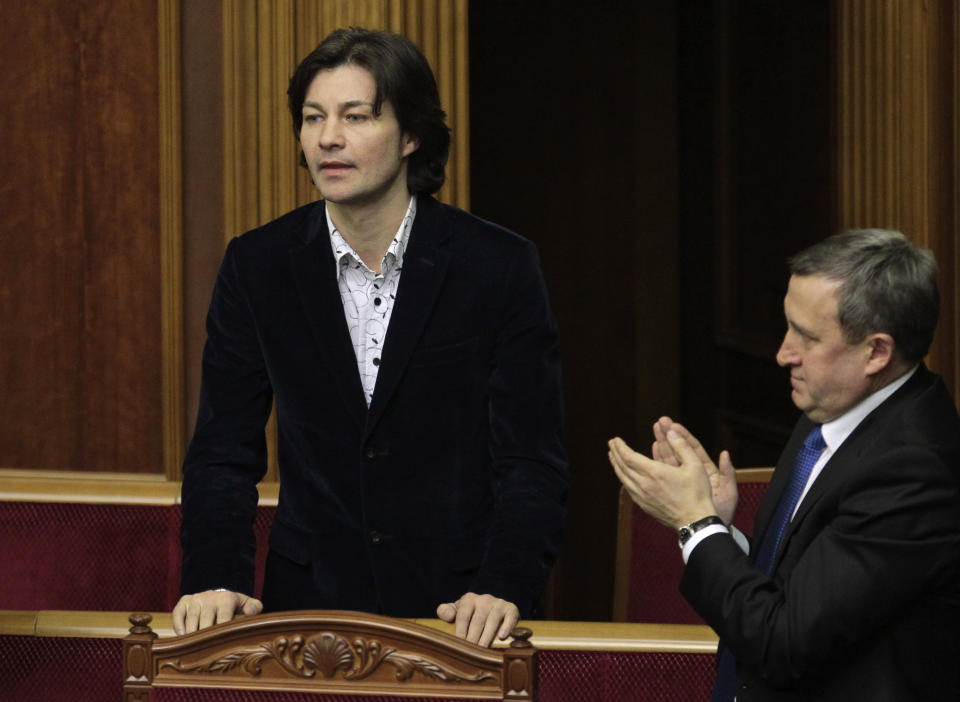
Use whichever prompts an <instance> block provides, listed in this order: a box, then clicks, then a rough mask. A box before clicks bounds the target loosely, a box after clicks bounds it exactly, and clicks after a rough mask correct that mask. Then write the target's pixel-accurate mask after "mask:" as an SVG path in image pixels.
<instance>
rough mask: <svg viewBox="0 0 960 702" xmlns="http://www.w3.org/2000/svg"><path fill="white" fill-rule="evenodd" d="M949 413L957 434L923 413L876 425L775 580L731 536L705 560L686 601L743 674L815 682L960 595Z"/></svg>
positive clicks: (839, 462) (687, 575) (695, 559)
mask: <svg viewBox="0 0 960 702" xmlns="http://www.w3.org/2000/svg"><path fill="white" fill-rule="evenodd" d="M944 411H945V412H946V417H947V418H949V419H950V422H948V423H947V424H946V425H945V424H944V421H943V420H942V419H940V420H938V419H936V418H935V417H932V416H929V415H926V416H925V415H924V413H922V412H919V413H918V412H916V408H914V407H910V408H902V407H901V408H900V411H895V412H890V411H888V412H887V413H886V415H885V418H884V419H883V420H881V419H878V418H873V419H872V420H871V419H870V418H868V420H865V424H866V423H867V422H871V424H872V425H871V426H870V427H869V428H867V429H866V430H865V432H864V433H863V434H862V435H861V436H859V437H858V438H857V439H856V440H855V439H854V437H851V438H850V439H848V441H847V442H846V443H845V444H844V445H843V446H841V447H840V450H839V451H838V453H837V454H836V455H834V457H833V458H832V459H831V460H830V462H829V463H828V464H827V466H826V467H825V469H824V473H823V474H822V475H821V477H820V478H818V481H820V480H825V481H828V486H827V485H824V486H820V487H824V488H826V487H829V489H826V490H823V491H821V492H820V493H819V495H818V496H817V497H816V502H815V503H814V504H813V506H812V507H810V509H809V510H808V511H807V512H806V514H805V515H804V516H803V518H802V520H801V521H800V523H799V524H791V527H790V529H789V530H788V533H787V536H786V537H785V538H787V540H786V542H785V544H784V546H783V547H782V550H783V553H782V556H781V560H780V562H779V565H778V566H777V569H776V571H775V573H774V575H773V577H767V576H765V575H764V574H762V573H761V572H760V571H758V570H755V569H754V568H753V567H752V565H751V564H750V563H749V559H748V557H747V556H746V555H745V554H744V553H743V552H742V551H740V549H739V548H738V547H737V546H736V544H735V543H734V542H733V540H732V539H731V538H729V537H727V536H725V535H723V534H719V535H714V536H711V537H708V538H707V539H705V540H704V541H703V542H702V543H701V544H699V545H698V546H697V548H696V549H694V551H693V553H692V554H691V557H690V559H689V561H688V564H687V567H686V569H685V572H684V575H683V579H682V581H681V591H682V592H683V594H684V596H685V597H686V598H687V599H688V600H689V601H690V602H691V604H692V605H693V606H694V608H695V609H696V610H697V611H698V612H699V613H700V615H701V616H703V617H704V619H705V620H706V621H707V622H708V623H709V624H710V625H711V626H712V627H713V628H714V629H715V630H716V631H717V633H718V634H719V636H720V638H721V639H722V640H723V641H724V643H725V644H726V645H727V646H729V647H730V649H731V650H732V651H733V653H734V655H735V656H736V658H737V662H738V664H740V665H744V666H747V667H748V668H749V669H751V670H754V671H757V674H758V675H759V676H760V677H761V678H763V679H765V680H767V681H768V682H769V683H770V684H772V685H774V686H780V685H783V686H789V685H793V684H796V683H797V681H799V680H804V679H806V680H809V679H811V677H813V678H815V677H817V676H818V675H822V674H824V673H826V672H827V671H829V669H830V667H831V666H836V665H842V664H843V661H844V660H846V659H849V657H850V656H852V654H853V651H854V650H855V648H856V647H858V645H861V646H862V645H864V644H865V642H867V641H869V640H870V637H873V636H876V635H879V632H881V631H884V630H886V631H890V630H891V629H892V628H894V627H897V626H899V625H900V624H902V621H903V618H904V617H905V616H906V613H909V612H910V611H911V609H914V610H915V609H916V607H917V606H918V603H921V602H922V601H923V600H924V599H925V598H926V599H930V598H933V597H936V596H938V595H943V594H944V593H948V592H951V591H952V590H953V589H955V587H954V585H953V582H955V579H956V577H957V572H956V571H957V559H956V557H955V556H953V555H949V556H948V555H947V554H956V553H957V550H958V549H960V520H958V519H957V509H958V506H960V494H958V484H957V483H958V478H957V474H956V473H957V466H956V465H955V463H956V459H957V452H956V439H955V438H946V439H945V437H951V435H953V434H955V433H956V428H957V424H956V414H955V411H953V410H952V407H951V408H950V409H949V410H948V409H946V408H944ZM951 414H952V417H951ZM935 425H939V431H937V430H931V426H935ZM859 431H860V429H858V432H859ZM848 444H849V445H848ZM812 495H813V491H811V493H810V495H808V499H809V497H811V496H812ZM803 508H804V505H801V509H803ZM797 517H798V518H800V513H799V512H798V515H797ZM796 521H797V520H796V519H795V522H796ZM934 609H935V608H934Z"/></svg>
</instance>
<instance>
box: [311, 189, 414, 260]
mask: <svg viewBox="0 0 960 702" xmlns="http://www.w3.org/2000/svg"><path fill="white" fill-rule="evenodd" d="M324 213H325V214H326V217H327V231H329V232H330V248H331V249H332V250H333V259H334V261H335V262H336V264H337V275H338V276H339V275H340V271H342V270H343V266H342V265H341V261H342V260H343V258H344V256H351V257H352V258H353V259H354V260H355V261H357V263H359V264H360V265H361V266H363V267H364V268H367V264H365V263H364V262H363V259H361V258H360V256H359V255H358V254H357V252H356V251H354V249H353V247H352V246H350V244H348V243H347V240H346V239H344V238H343V234H341V233H340V230H339V229H337V227H336V226H335V225H334V223H333V220H332V219H331V218H330V209H329V208H328V207H324ZM416 216H417V196H416V195H411V196H410V204H409V205H407V212H406V214H404V215H403V221H402V222H400V227H399V229H397V233H396V234H394V236H393V241H391V242H390V246H389V247H387V251H386V253H385V254H384V255H383V260H382V261H381V265H380V270H381V271H382V272H386V270H387V268H388V267H395V268H397V269H399V268H401V267H402V266H403V254H404V252H405V251H406V250H407V245H408V243H409V241H410V230H411V229H413V219H414V217H416ZM368 270H369V268H368Z"/></svg>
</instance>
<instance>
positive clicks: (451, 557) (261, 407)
mask: <svg viewBox="0 0 960 702" xmlns="http://www.w3.org/2000/svg"><path fill="white" fill-rule="evenodd" d="M394 304H395V306H394V310H393V314H392V317H391V321H390V327H389V330H388V333H387V337H386V340H385V342H384V349H383V351H384V352H383V355H382V360H381V364H380V366H379V374H378V378H377V384H376V388H375V391H374V396H373V399H372V401H371V404H370V407H369V409H368V408H367V406H366V403H365V401H364V396H363V390H362V388H361V383H360V376H359V372H358V370H357V360H356V356H355V354H354V350H353V346H352V344H351V341H350V337H349V332H348V328H347V323H346V321H345V318H344V311H343V303H342V301H341V298H340V292H339V289H338V286H337V281H336V277H335V270H334V259H333V255H332V253H331V250H330V241H329V236H328V232H327V225H326V218H325V215H324V205H323V203H322V202H318V203H313V204H311V205H307V206H305V207H301V208H299V209H297V210H295V211H293V212H291V213H289V214H287V215H285V216H283V217H281V218H279V219H277V220H275V221H273V222H271V223H269V224H267V225H265V226H263V227H261V228H259V229H256V230H253V231H251V232H248V233H247V234H245V235H244V236H242V237H239V238H237V239H235V240H233V241H232V242H231V243H230V245H229V246H228V248H227V251H226V254H225V257H224V261H223V264H222V267H221V270H220V273H219V276H218V279H217V283H216V288H215V290H214V294H213V301H212V303H211V306H210V312H209V316H208V320H207V333H208V340H207V344H206V346H205V349H204V357H203V380H202V390H201V399H200V410H199V416H198V419H197V425H196V431H195V433H194V436H193V439H192V441H191V444H190V447H189V450H188V453H187V458H186V461H185V463H184V483H183V527H182V533H181V541H182V545H183V552H184V555H183V573H182V581H181V589H182V591H183V592H185V593H186V592H197V591H202V590H205V589H207V588H212V587H225V588H228V589H233V590H237V591H240V592H247V593H250V592H252V591H253V569H254V565H253V564H254V543H253V536H252V530H251V523H252V519H253V515H254V509H255V505H256V501H257V492H256V489H255V486H256V483H257V482H258V481H259V480H260V479H261V478H262V476H263V474H264V473H265V470H266V451H265V442H264V432H263V429H264V425H265V422H266V419H267V416H268V413H269V411H270V404H271V399H275V400H276V410H277V425H278V432H277V433H278V444H279V447H278V455H279V465H280V475H281V487H280V502H279V506H278V509H277V514H276V519H275V522H274V525H273V530H272V533H271V537H270V548H271V553H277V554H280V555H281V556H283V557H284V558H285V559H287V560H289V561H293V562H296V563H299V564H304V565H308V566H309V567H310V568H311V569H312V571H313V579H314V585H315V589H316V591H317V592H316V593H315V595H313V596H312V597H315V601H313V600H311V601H310V603H309V605H310V606H312V607H317V608H341V609H356V610H364V611H372V612H381V613H385V614H389V615H394V616H429V617H433V616H435V612H436V606H437V605H438V604H440V603H441V602H447V601H452V600H455V599H456V598H457V597H459V596H460V595H462V594H463V593H464V592H467V591H470V590H472V591H475V592H478V593H492V594H495V595H497V596H500V597H503V598H505V599H508V600H510V601H512V602H515V603H516V604H517V605H518V606H519V608H520V610H521V613H522V615H523V616H529V615H530V613H531V611H532V609H533V607H534V605H535V603H536V602H537V600H538V599H539V596H540V594H541V591H542V589H543V587H544V584H545V582H546V579H547V577H548V575H549V571H550V568H551V566H552V564H553V561H554V559H555V557H556V554H557V551H558V549H559V546H560V538H561V529H562V521H563V517H564V508H563V501H564V498H565V492H566V487H567V464H566V457H565V454H564V451H563V449H562V447H561V444H560V422H561V387H560V363H559V357H558V350H557V337H556V328H555V323H554V319H553V316H552V314H551V311H550V308H549V305H548V302H547V293H546V289H545V285H544V281H543V277H542V274H541V271H540V266H539V262H538V258H537V254H536V251H535V248H534V246H533V245H532V244H531V243H530V242H529V241H527V240H525V239H523V238H521V237H519V236H517V235H516V234H513V233H511V232H509V231H507V230H505V229H502V228H500V227H497V226H495V225H493V224H490V223H488V222H484V221H482V220H480V219H478V218H476V217H473V216H471V215H469V214H467V213H466V212H463V211H461V210H458V209H455V208H452V207H448V206H446V205H442V204H439V203H438V202H436V201H435V200H433V199H432V198H429V197H420V198H418V205H417V214H416V218H415V220H414V225H413V229H412V231H411V234H410V240H409V244H408V247H407V249H406V251H405V254H404V259H403V272H402V275H401V278H400V285H399V289H398V292H397V299H396V301H395V303H394ZM267 577H268V578H270V568H269V567H268V572H267ZM265 589H266V587H265ZM273 589H274V591H277V590H281V591H282V590H283V588H282V587H280V588H278V587H277V586H276V584H274V588H273ZM290 601H292V602H296V601H298V600H297V599H296V598H295V597H293V598H291V599H290Z"/></svg>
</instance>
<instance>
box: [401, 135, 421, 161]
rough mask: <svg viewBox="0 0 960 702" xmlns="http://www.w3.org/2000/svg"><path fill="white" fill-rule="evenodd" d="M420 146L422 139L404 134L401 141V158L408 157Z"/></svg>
mask: <svg viewBox="0 0 960 702" xmlns="http://www.w3.org/2000/svg"><path fill="white" fill-rule="evenodd" d="M419 148H420V139H419V138H418V137H415V136H410V135H407V134H404V135H403V136H402V137H401V142H400V158H406V157H407V156H409V155H410V154H412V153H413V152H414V151H416V150H417V149H419Z"/></svg>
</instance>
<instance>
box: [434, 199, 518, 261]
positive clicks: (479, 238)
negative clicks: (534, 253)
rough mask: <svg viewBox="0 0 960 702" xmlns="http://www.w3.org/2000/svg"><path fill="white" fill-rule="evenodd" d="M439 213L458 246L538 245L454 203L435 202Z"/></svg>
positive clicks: (509, 247)
mask: <svg viewBox="0 0 960 702" xmlns="http://www.w3.org/2000/svg"><path fill="white" fill-rule="evenodd" d="M435 205H436V207H437V208H438V214H439V216H440V217H442V218H443V219H444V220H445V221H446V222H447V224H448V225H449V227H450V230H451V232H452V233H453V237H454V239H455V242H456V244H457V246H458V247H467V248H471V249H478V248H483V249H489V248H490V247H494V248H499V249H503V250H505V251H514V252H517V251H520V250H523V249H526V250H534V249H536V245H535V244H534V243H533V242H532V241H530V239H528V238H526V237H524V236H521V235H520V234H518V233H516V232H514V231H512V230H510V229H507V228H506V227H504V226H501V225H499V224H496V223H494V222H491V221H489V220H486V219H483V218H482V217H478V216H477V215H475V214H471V213H470V212H467V211H466V210H461V209H460V208H459V207H454V206H453V205H446V204H443V203H439V202H437V203H435Z"/></svg>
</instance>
